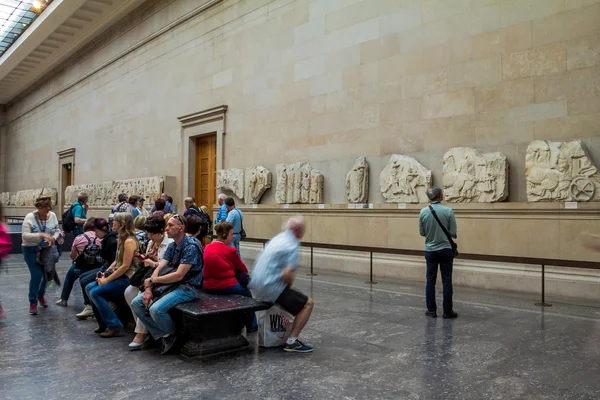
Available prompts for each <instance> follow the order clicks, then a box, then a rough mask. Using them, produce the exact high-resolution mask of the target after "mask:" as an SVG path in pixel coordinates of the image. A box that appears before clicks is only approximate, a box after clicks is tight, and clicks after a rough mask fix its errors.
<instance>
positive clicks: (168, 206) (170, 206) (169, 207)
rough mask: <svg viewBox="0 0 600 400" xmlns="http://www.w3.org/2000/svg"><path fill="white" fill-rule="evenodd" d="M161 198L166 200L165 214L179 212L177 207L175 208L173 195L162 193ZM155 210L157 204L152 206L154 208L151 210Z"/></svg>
mask: <svg viewBox="0 0 600 400" xmlns="http://www.w3.org/2000/svg"><path fill="white" fill-rule="evenodd" d="M160 198H161V199H163V200H164V201H165V203H166V204H165V210H164V212H165V214H175V213H177V209H176V208H175V206H173V203H172V202H171V201H169V199H170V200H173V198H172V197H170V196H169V195H168V194H166V193H163V194H161V195H160ZM154 211H156V206H152V208H151V209H150V212H151V213H153V212H154Z"/></svg>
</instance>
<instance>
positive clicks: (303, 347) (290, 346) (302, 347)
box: [283, 339, 313, 353]
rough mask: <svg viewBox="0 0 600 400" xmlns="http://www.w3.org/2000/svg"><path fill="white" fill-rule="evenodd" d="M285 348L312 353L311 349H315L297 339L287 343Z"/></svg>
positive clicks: (286, 349)
mask: <svg viewBox="0 0 600 400" xmlns="http://www.w3.org/2000/svg"><path fill="white" fill-rule="evenodd" d="M283 350H285V351H293V352H296V353H310V352H311V351H313V348H312V347H311V346H308V345H306V344H304V343H302V342H301V341H299V340H298V339H296V341H295V342H294V343H293V344H287V343H286V344H285V347H284V348H283Z"/></svg>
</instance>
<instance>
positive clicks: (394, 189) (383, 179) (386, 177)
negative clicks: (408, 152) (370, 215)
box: [379, 154, 431, 203]
mask: <svg viewBox="0 0 600 400" xmlns="http://www.w3.org/2000/svg"><path fill="white" fill-rule="evenodd" d="M379 182H380V185H381V194H382V195H383V197H384V198H385V201H386V202H387V203H426V202H428V201H429V200H428V199H427V195H426V194H425V191H426V190H427V188H428V187H429V186H431V171H429V170H428V169H427V168H425V167H424V166H423V165H421V164H420V163H419V162H418V161H417V160H415V159H414V158H412V157H408V156H403V155H400V154H393V155H392V156H391V157H390V161H389V162H388V163H387V165H386V166H385V168H384V169H383V171H381V174H380V176H379Z"/></svg>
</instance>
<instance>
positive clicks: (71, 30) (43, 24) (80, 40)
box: [0, 0, 145, 104]
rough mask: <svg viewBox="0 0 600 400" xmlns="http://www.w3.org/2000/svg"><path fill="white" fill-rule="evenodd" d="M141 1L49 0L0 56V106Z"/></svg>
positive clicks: (0, 1) (19, 0)
mask: <svg viewBox="0 0 600 400" xmlns="http://www.w3.org/2000/svg"><path fill="white" fill-rule="evenodd" d="M3 1H5V0H0V4H1V3H2V2H3ZM144 1H145V0H53V1H52V2H51V3H50V4H49V5H48V6H47V7H46V9H45V10H43V12H42V13H41V14H40V15H39V16H38V17H37V18H36V19H34V20H33V22H32V23H31V26H30V27H28V29H26V30H24V31H23V32H22V33H21V34H20V36H19V37H18V39H17V40H16V41H15V42H14V43H13V44H12V45H11V46H10V47H8V49H7V50H6V52H5V53H4V54H3V55H2V56H0V104H7V103H9V102H10V101H11V100H12V99H14V98H15V97H16V96H18V95H19V93H21V92H23V91H24V90H25V89H27V88H29V87H30V86H32V85H35V84H39V79H40V78H42V77H43V76H44V75H45V74H46V73H48V72H49V71H51V70H52V69H53V68H54V67H56V66H57V65H59V64H60V63H61V62H62V61H63V60H65V59H66V58H67V57H69V56H70V55H72V54H73V53H74V52H75V51H77V50H78V49H80V48H81V47H83V46H84V45H85V44H87V43H89V42H90V41H91V40H92V39H93V38H94V37H97V36H98V35H99V34H101V33H102V32H104V31H105V30H106V29H107V28H109V27H110V26H111V25H113V24H114V23H115V22H117V21H118V20H120V19H121V18H122V17H124V16H125V15H127V14H128V13H129V12H131V11H132V10H133V9H134V8H136V7H137V6H139V5H140V4H141V3H143V2H144ZM12 2H13V3H14V2H16V3H21V0H13V1H12ZM40 3H43V2H40ZM6 4H8V1H6Z"/></svg>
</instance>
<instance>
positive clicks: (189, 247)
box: [131, 215, 204, 354]
mask: <svg viewBox="0 0 600 400" xmlns="http://www.w3.org/2000/svg"><path fill="white" fill-rule="evenodd" d="M186 224H187V219H186V218H185V217H183V216H180V215H174V216H173V217H172V218H171V219H169V222H167V228H166V229H165V232H166V233H167V236H168V237H170V238H171V239H173V240H174V242H173V243H171V244H170V245H169V247H167V251H166V252H165V254H164V256H163V259H162V260H160V261H159V262H156V263H154V267H155V270H154V272H153V273H152V277H150V278H148V279H146V280H145V281H144V288H145V290H144V292H142V293H140V294H139V295H138V296H137V297H136V298H135V299H133V301H132V302H131V306H132V308H133V311H134V312H135V315H136V316H137V317H138V318H139V319H140V320H141V321H142V323H143V324H144V326H145V327H146V328H147V329H148V331H149V332H150V334H151V335H152V337H153V338H154V339H155V340H159V339H161V341H162V349H161V354H166V353H168V352H169V350H171V348H172V347H173V344H175V341H176V336H175V334H176V332H177V329H176V326H175V323H174V322H173V320H172V319H171V317H170V316H169V310H170V309H171V308H173V307H175V306H176V305H177V304H180V303H185V302H188V301H192V300H194V299H195V298H196V294H197V289H198V288H199V287H200V286H201V284H202V270H203V267H204V263H203V253H202V246H201V245H200V243H199V242H198V241H197V240H196V239H194V238H193V237H191V236H186V234H185V225H186ZM167 265H168V266H170V267H174V268H175V271H173V272H169V273H166V274H164V275H160V271H161V270H162V269H163V268H165V267H166V266H167ZM177 282H180V284H179V285H178V286H177V288H175V289H174V290H172V291H170V292H168V293H167V294H165V295H163V296H162V297H160V298H159V299H156V300H155V299H154V295H153V293H152V287H153V286H154V285H162V284H170V283H177Z"/></svg>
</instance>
